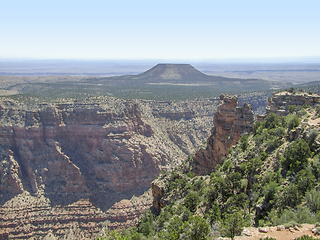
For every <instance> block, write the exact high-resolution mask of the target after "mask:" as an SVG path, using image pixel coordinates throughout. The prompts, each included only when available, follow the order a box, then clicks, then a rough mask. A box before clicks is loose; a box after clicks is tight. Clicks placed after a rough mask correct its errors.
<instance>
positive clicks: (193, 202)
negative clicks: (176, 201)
mask: <svg viewBox="0 0 320 240" xmlns="http://www.w3.org/2000/svg"><path fill="white" fill-rule="evenodd" d="M198 203H199V195H198V193H197V192H194V191H190V192H189V193H188V194H187V196H186V197H185V198H184V205H185V206H186V208H188V209H189V210H190V211H191V212H194V211H195V210H196V208H197V206H198Z"/></svg>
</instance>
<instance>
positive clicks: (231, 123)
mask: <svg viewBox="0 0 320 240" xmlns="http://www.w3.org/2000/svg"><path fill="white" fill-rule="evenodd" d="M253 123H254V112H253V109H252V107H251V105H249V104H247V103H244V104H243V107H238V97H237V96H234V95H227V94H221V95H220V103H219V106H218V110H217V112H216V113H215V115H214V118H213V124H214V126H213V128H212V130H211V135H210V137H209V138H208V141H207V145H206V148H205V149H200V150H198V151H197V152H196V154H195V156H194V158H193V162H192V172H194V173H195V174H197V175H206V174H209V173H211V172H212V171H213V169H214V167H215V166H216V165H217V164H218V163H221V159H222V158H223V157H227V155H228V150H229V148H230V147H231V146H232V145H235V144H236V143H237V142H238V140H239V139H240V138H241V136H242V135H244V134H247V133H249V132H250V131H251V129H252V126H253Z"/></svg>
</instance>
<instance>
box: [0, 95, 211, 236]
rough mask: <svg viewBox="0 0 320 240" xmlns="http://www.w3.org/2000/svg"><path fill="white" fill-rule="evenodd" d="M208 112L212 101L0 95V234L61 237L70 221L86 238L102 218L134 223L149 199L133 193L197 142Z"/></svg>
mask: <svg viewBox="0 0 320 240" xmlns="http://www.w3.org/2000/svg"><path fill="white" fill-rule="evenodd" d="M215 109H216V100H214V99H213V100H203V101H192V102H185V103H183V102H152V101H124V100H119V99H116V98H109V97H98V98H91V99H86V100H83V101H69V102H66V101H64V102H57V103H42V104H35V105H25V104H24V103H22V102H18V101H13V100H9V99H2V100H1V103H0V151H1V152H0V153H1V161H0V195H1V198H0V201H1V202H0V204H1V205H2V206H1V207H0V212H1V213H2V214H1V215H0V226H1V232H0V233H1V234H9V237H10V238H27V237H31V236H44V235H46V234H47V233H48V230H49V229H51V230H52V231H53V234H54V235H56V236H59V237H61V238H63V237H64V236H66V235H67V234H68V233H69V232H70V231H71V230H70V228H72V229H77V231H78V235H79V234H80V235H81V234H82V235H83V236H85V237H89V238H92V237H94V236H96V234H97V233H98V232H99V231H100V230H99V229H101V227H102V226H105V225H108V226H109V227H110V228H114V227H128V226H130V225H134V224H135V222H136V221H137V216H139V215H140V214H141V213H142V212H143V210H144V209H145V208H147V207H148V206H150V204H151V201H152V200H151V198H150V193H148V192H146V193H145V194H144V195H142V196H141V197H140V198H139V199H137V198H136V197H134V195H136V196H139V195H141V194H143V193H144V192H145V191H147V190H148V189H149V188H150V183H151V182H152V180H153V179H154V177H155V176H156V175H157V174H158V173H159V172H160V171H161V170H162V169H167V170H170V169H172V168H174V167H175V166H176V165H178V164H180V163H181V162H182V161H183V160H184V159H185V158H186V157H187V155H188V154H191V151H195V149H196V148H197V147H199V146H200V144H201V143H202V142H203V140H204V139H205V138H207V137H208V135H209V129H210V128H209V126H210V119H211V118H212V114H213V113H214V111H215ZM189 128H190V129H191V128H192V130H191V131H189V132H187V131H185V130H186V129H189ZM122 199H127V200H126V201H124V200H123V201H120V200H122ZM106 220H108V221H110V223H108V224H107V223H106V222H105V221H106ZM80 235H79V236H80Z"/></svg>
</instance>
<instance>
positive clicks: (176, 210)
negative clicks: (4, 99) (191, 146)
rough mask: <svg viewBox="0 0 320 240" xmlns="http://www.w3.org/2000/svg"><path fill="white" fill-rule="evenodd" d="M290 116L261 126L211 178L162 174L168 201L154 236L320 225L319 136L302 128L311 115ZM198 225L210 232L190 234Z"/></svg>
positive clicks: (273, 118) (156, 218) (187, 236)
mask: <svg viewBox="0 0 320 240" xmlns="http://www.w3.org/2000/svg"><path fill="white" fill-rule="evenodd" d="M314 111H315V110H314ZM291 112H292V113H291V114H289V115H288V116H286V117H278V116H276V115H274V114H270V115H269V116H268V117H267V118H266V120H265V121H264V122H257V123H256V124H255V125H254V127H253V131H252V133H251V134H249V135H245V136H243V137H242V138H241V139H240V141H239V143H238V144H237V145H236V146H235V147H234V148H233V149H232V150H230V151H229V156H228V158H225V159H224V160H223V161H222V163H221V164H218V165H217V166H216V168H215V171H214V172H212V173H211V174H210V176H194V175H193V174H192V173H191V172H189V171H186V174H184V173H183V167H182V168H181V169H182V172H181V171H180V172H179V171H178V172H175V173H171V174H168V173H166V174H163V175H160V176H159V178H158V180H160V181H161V179H168V178H169V179H171V180H169V181H168V182H167V185H166V188H165V189H166V192H165V196H166V198H169V199H170V202H169V203H168V204H167V206H166V207H165V208H163V209H162V211H161V213H160V214H159V215H158V216H154V222H153V230H154V232H153V234H154V235H153V236H157V237H158V238H159V239H163V238H164V237H167V238H169V239H206V238H210V237H209V235H210V234H211V235H212V234H213V235H214V234H220V235H221V236H226V237H230V238H231V239H233V238H234V237H235V236H236V235H239V234H241V232H242V229H243V227H244V226H251V225H255V226H260V227H262V226H275V225H284V226H286V227H295V226H299V225H300V224H302V223H310V224H315V223H316V222H318V221H320V193H319V190H318V189H317V186H318V184H317V182H318V181H319V180H320V160H319V155H317V154H315V153H317V152H318V151H319V150H320V146H319V145H312V144H314V142H315V141H316V139H317V137H318V132H317V131H315V130H312V129H310V128H307V127H306V126H305V125H304V123H303V122H304V121H302V120H301V119H302V118H306V117H309V116H308V115H306V114H303V112H301V110H300V109H299V108H298V107H294V108H292V111H291ZM294 112H295V113H294ZM297 128H299V129H301V130H299V131H298V132H297V133H295V134H300V135H299V136H304V137H296V138H295V139H291V138H290V134H291V135H292V132H294V131H296V130H295V129H297ZM311 145H312V146H313V147H312V148H310V146H311ZM190 161H192V159H190ZM177 176H179V177H177ZM177 179H179V181H177ZM182 183H183V184H182ZM172 184H173V185H172ZM172 186H174V187H172ZM143 221H144V220H142V222H143ZM197 225H199V226H198V227H197V229H211V230H210V231H209V230H208V231H207V230H201V231H200V230H199V231H195V232H197V233H198V232H202V233H203V235H201V236H199V235H197V233H191V232H190V230H189V231H188V230H187V229H188V228H187V226H197ZM192 229H193V228H192ZM214 229H215V230H214ZM138 232H139V231H138ZM209 232H210V234H209ZM140 233H142V232H141V231H140ZM213 235H212V236H213ZM148 236H149V237H150V235H148ZM195 236H197V237H198V238H195ZM266 239H272V238H266ZM297 239H300V240H302V239H312V238H309V237H307V236H303V237H300V238H297Z"/></svg>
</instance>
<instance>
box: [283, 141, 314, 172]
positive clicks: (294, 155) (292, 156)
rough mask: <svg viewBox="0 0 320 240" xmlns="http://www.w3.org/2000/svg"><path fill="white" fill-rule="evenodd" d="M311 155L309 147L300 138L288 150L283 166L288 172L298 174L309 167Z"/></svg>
mask: <svg viewBox="0 0 320 240" xmlns="http://www.w3.org/2000/svg"><path fill="white" fill-rule="evenodd" d="M311 155H312V153H311V150H310V148H309V145H308V144H307V143H306V142H305V141H304V140H303V139H301V138H299V139H297V140H296V141H294V142H293V143H292V144H290V145H289V146H288V147H287V148H286V150H285V153H284V159H283V161H282V162H281V164H282V166H283V167H284V168H285V169H287V170H290V171H294V172H298V171H299V170H300V169H303V168H305V167H306V166H307V165H308V158H309V157H311Z"/></svg>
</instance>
